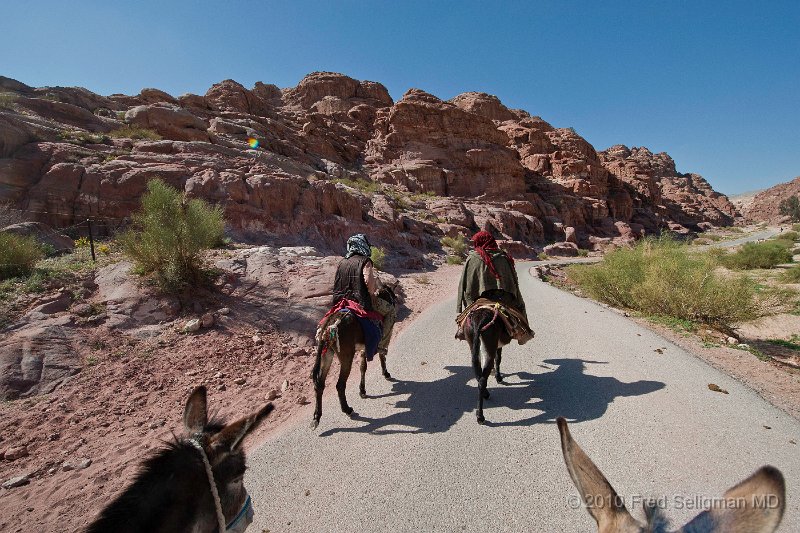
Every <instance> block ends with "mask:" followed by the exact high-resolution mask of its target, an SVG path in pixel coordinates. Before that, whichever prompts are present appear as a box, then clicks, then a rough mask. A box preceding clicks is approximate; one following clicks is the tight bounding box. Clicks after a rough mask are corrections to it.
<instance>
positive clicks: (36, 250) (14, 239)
mask: <svg viewBox="0 0 800 533" xmlns="http://www.w3.org/2000/svg"><path fill="white" fill-rule="evenodd" d="M43 257H44V252H43V251H42V247H41V246H40V245H39V243H38V242H37V241H36V239H34V238H33V237H27V236H23V235H13V234H11V233H0V279H9V278H14V277H17V276H24V275H26V274H30V272H31V271H32V270H33V266H34V265H35V264H36V262H37V261H39V260H40V259H42V258H43Z"/></svg>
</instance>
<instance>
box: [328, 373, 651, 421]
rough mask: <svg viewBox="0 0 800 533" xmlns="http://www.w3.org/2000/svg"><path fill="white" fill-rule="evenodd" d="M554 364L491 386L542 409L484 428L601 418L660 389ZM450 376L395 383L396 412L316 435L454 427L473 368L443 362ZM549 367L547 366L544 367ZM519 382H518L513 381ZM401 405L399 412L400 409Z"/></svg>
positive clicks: (502, 402) (498, 398) (501, 401)
mask: <svg viewBox="0 0 800 533" xmlns="http://www.w3.org/2000/svg"><path fill="white" fill-rule="evenodd" d="M545 363H548V364H550V365H555V366H556V368H555V369H554V370H552V371H550V372H543V373H539V374H531V373H528V372H517V373H514V374H507V375H506V377H507V378H508V380H507V386H506V387H500V388H497V389H495V394H494V395H493V396H492V398H493V399H494V401H493V402H492V403H496V404H497V405H499V406H505V407H507V408H509V409H511V410H514V411H530V410H535V411H541V412H540V413H538V414H536V415H534V416H530V417H527V418H524V419H522V420H515V421H510V422H497V423H491V422H487V424H486V425H488V426H531V425H534V424H541V423H553V422H554V421H555V419H556V418H557V417H559V416H565V417H567V418H569V419H570V420H571V421H585V420H593V419H596V418H600V417H601V416H603V414H605V412H606V409H607V408H608V405H609V404H610V403H611V402H613V401H614V399H615V398H617V397H621V396H641V395H644V394H649V393H651V392H655V391H657V390H660V389H662V388H664V383H661V382H659V381H644V380H642V381H635V382H632V383H624V382H622V381H619V380H617V379H616V378H612V377H597V376H592V375H588V374H585V373H584V371H585V368H586V364H605V363H603V362H599V361H584V360H581V359H551V360H548V361H545ZM445 370H447V371H448V372H450V374H449V375H448V376H446V377H444V378H441V379H438V380H435V381H397V382H395V383H393V384H392V391H391V393H389V394H387V395H385V397H389V396H404V395H408V397H407V398H404V399H401V400H399V401H398V402H397V403H396V404H395V408H397V409H398V411H396V412H395V413H393V414H391V415H389V416H387V417H384V418H376V419H372V418H367V417H364V416H356V417H354V419H355V420H357V421H361V422H366V424H365V425H362V426H359V427H349V428H336V429H330V430H327V431H325V432H323V433H321V434H320V436H322V437H327V436H331V435H333V434H335V433H337V432H354V433H373V434H377V435H386V434H393V433H427V434H431V433H441V432H444V431H447V430H448V429H450V428H451V427H453V426H454V425H455V424H456V423H457V422H458V421H459V420H460V419H461V418H462V417H463V416H464V415H465V414H467V413H469V412H471V411H472V407H473V406H474V403H473V401H474V396H473V394H474V389H471V388H470V387H467V386H466V385H467V383H469V382H470V381H471V380H472V379H474V377H475V373H474V369H473V368H472V366H448V367H445ZM548 370H550V367H548ZM517 380H519V381H517ZM400 409H402V410H400Z"/></svg>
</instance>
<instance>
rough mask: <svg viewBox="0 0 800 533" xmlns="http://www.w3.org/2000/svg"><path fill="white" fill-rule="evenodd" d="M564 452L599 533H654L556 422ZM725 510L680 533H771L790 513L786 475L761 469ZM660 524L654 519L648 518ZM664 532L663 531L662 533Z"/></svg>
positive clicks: (728, 497) (731, 493)
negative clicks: (633, 514) (636, 518)
mask: <svg viewBox="0 0 800 533" xmlns="http://www.w3.org/2000/svg"><path fill="white" fill-rule="evenodd" d="M557 423H558V430H559V432H560V434H561V450H562V451H563V452H564V462H565V463H566V464H567V470H568V471H569V475H570V477H571V478H572V481H573V483H575V486H576V487H577V489H578V491H579V492H580V494H581V498H583V501H584V503H585V504H586V507H587V509H588V511H589V514H591V515H592V517H593V518H594V519H595V521H597V529H598V531H599V532H600V533H636V532H640V531H642V532H643V531H651V530H652V529H651V528H652V526H653V525H654V524H652V523H651V524H650V526H651V527H649V528H645V526H643V525H642V524H640V523H639V522H637V521H636V520H635V519H634V518H633V517H632V516H631V514H630V513H629V512H628V510H627V509H626V508H625V505H624V503H623V501H622V499H621V498H620V497H619V496H618V495H617V493H616V491H614V488H613V487H612V486H611V484H610V483H609V482H608V480H607V479H606V478H605V476H604V475H603V474H602V472H600V469H599V468H597V466H596V465H595V464H594V463H593V462H592V460H591V459H589V456H587V455H586V454H585V453H584V451H583V450H582V449H581V447H580V446H578V443H576V442H575V441H574V440H573V439H572V435H570V432H569V428H568V427H567V421H566V420H564V419H563V418H559V419H558V420H557ZM723 501H724V502H727V504H726V505H723V506H721V507H715V508H712V509H710V510H708V511H704V512H703V513H700V514H699V515H698V516H696V517H695V518H694V519H693V520H692V521H691V522H689V523H688V524H686V525H685V526H684V527H683V528H681V529H680V530H679V531H682V532H685V533H689V532H692V533H772V532H773V531H775V530H776V529H777V528H778V525H779V524H780V522H781V518H782V517H783V511H784V509H785V508H786V484H785V482H784V479H783V474H781V472H780V471H779V470H778V469H777V468H774V467H772V466H764V467H762V468H760V469H759V470H758V471H757V472H756V473H754V474H753V475H752V476H750V477H749V478H747V479H745V480H744V481H742V482H741V483H739V484H738V485H736V486H734V487H732V488H731V489H729V490H728V491H727V492H726V493H725V495H724V497H723ZM649 518H650V519H656V518H657V513H656V514H651V515H649ZM658 531H661V529H658Z"/></svg>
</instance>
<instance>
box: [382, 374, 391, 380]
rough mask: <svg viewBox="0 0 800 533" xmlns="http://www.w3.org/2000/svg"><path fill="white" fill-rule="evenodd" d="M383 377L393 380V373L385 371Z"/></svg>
mask: <svg viewBox="0 0 800 533" xmlns="http://www.w3.org/2000/svg"><path fill="white" fill-rule="evenodd" d="M383 377H384V379H386V381H391V380H392V375H391V374H390V373H388V372H384V373H383Z"/></svg>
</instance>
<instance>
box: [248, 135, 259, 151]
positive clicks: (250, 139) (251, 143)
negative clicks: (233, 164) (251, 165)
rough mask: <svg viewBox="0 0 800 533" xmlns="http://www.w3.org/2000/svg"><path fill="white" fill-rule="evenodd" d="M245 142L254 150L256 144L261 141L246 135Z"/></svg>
mask: <svg viewBox="0 0 800 533" xmlns="http://www.w3.org/2000/svg"><path fill="white" fill-rule="evenodd" d="M247 144H248V145H249V146H250V148H252V149H253V150H255V149H256V148H258V145H259V144H261V143H259V142H258V139H255V138H253V137H248V138H247Z"/></svg>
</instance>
